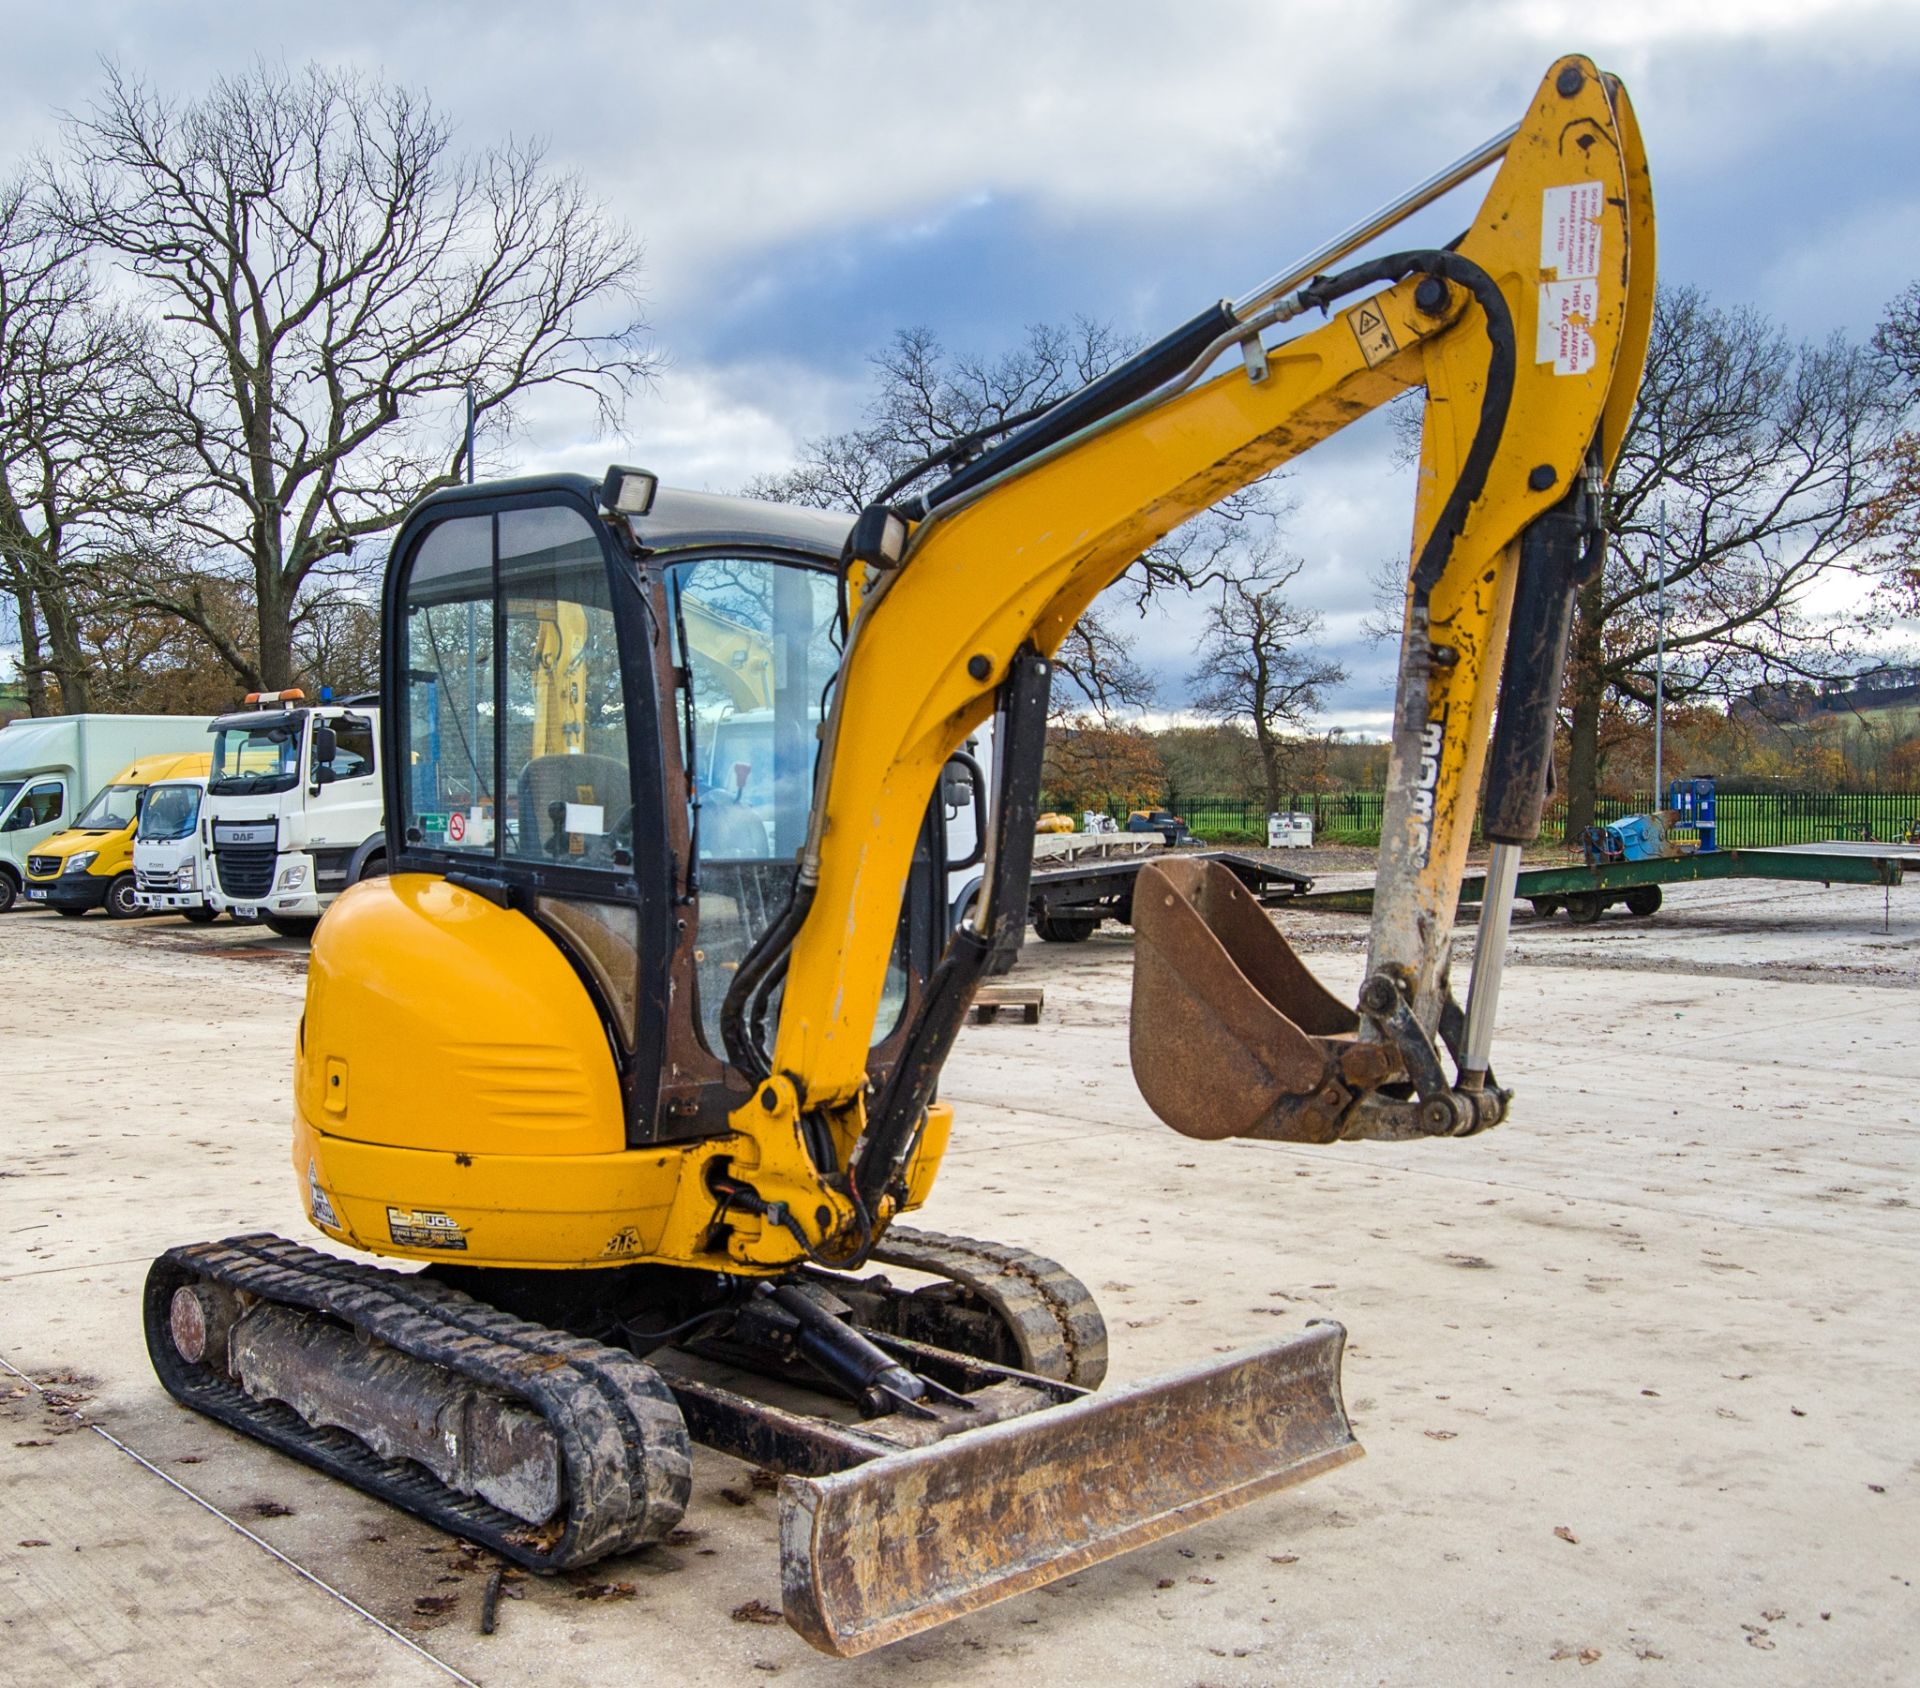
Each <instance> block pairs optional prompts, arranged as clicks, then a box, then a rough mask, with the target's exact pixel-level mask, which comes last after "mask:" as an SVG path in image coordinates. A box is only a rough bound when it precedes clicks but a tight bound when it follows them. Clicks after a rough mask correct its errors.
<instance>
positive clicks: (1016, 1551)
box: [780, 1321, 1361, 1656]
mask: <svg viewBox="0 0 1920 1688" xmlns="http://www.w3.org/2000/svg"><path fill="white" fill-rule="evenodd" d="M1345 1340H1346V1332H1345V1331H1344V1330H1343V1329H1342V1328H1341V1327H1340V1326H1339V1325H1337V1324H1334V1323H1332V1322H1331V1321H1327V1322H1324V1323H1317V1324H1313V1325H1310V1326H1309V1327H1308V1328H1307V1329H1306V1330H1304V1331H1301V1332H1299V1333H1297V1334H1294V1335H1290V1336H1286V1337H1281V1338H1279V1339H1277V1340H1275V1341H1272V1342H1267V1343H1263V1344H1261V1345H1260V1346H1258V1347H1253V1348H1246V1349H1242V1350H1241V1351H1240V1352H1239V1353H1236V1354H1232V1355H1228V1356H1226V1357H1224V1358H1221V1359H1217V1360H1212V1361H1209V1362H1207V1363H1206V1364H1204V1365H1199V1366H1195V1367H1192V1368H1190V1369H1188V1370H1186V1371H1181V1372H1174V1373H1171V1374H1169V1375H1167V1376H1165V1377H1159V1378H1155V1379H1152V1380H1151V1381H1148V1382H1145V1383H1139V1384H1135V1385H1133V1386H1131V1387H1129V1388H1125V1389H1120V1390H1116V1391H1115V1392H1113V1393H1112V1394H1109V1395H1104V1396H1092V1395H1089V1396H1085V1397H1083V1398H1081V1399H1079V1400H1076V1401H1071V1402H1068V1403H1067V1404H1065V1405H1062V1406H1056V1407H1049V1408H1047V1409H1046V1410H1044V1411H1041V1412H1036V1413H1032V1414H1029V1415H1027V1416H1025V1417H1022V1418H1015V1419H1010V1420H1006V1421H1003V1422H1001V1423H998V1424H993V1425H989V1426H987V1427H985V1428H983V1429H980V1430H976V1431H969V1432H966V1433H964V1434H962V1435H959V1436H955V1437H951V1438H949V1439H947V1440H945V1441H942V1442H937V1443H934V1444H932V1445H931V1446H928V1447H924V1448H915V1449H912V1450H910V1451H907V1452H903V1453H899V1454H890V1455H887V1456H885V1457H884V1458H881V1459H877V1460H874V1461H872V1462H870V1463H868V1464H865V1465H861V1466H857V1467H855V1468H854V1469H852V1470H850V1471H843V1472H839V1473H836V1474H834V1475H832V1476H829V1477H822V1478H804V1477H787V1478H785V1479H783V1480H782V1482H781V1485H780V1549H781V1573H782V1582H783V1585H784V1590H785V1601H786V1615H787V1621H788V1622H789V1623H790V1624H792V1625H793V1627H794V1628H795V1629H796V1630H798V1631H799V1632H800V1633H801V1634H802V1635H803V1636H805V1637H806V1639H807V1640H809V1641H810V1642H812V1643H813V1645H814V1646H816V1647H818V1648H820V1649H821V1650H822V1651H823V1652H828V1653H834V1654H839V1655H841V1656H850V1655H853V1654H856V1653H865V1652H868V1651H870V1650H871V1649H872V1648H875V1647H881V1646H884V1645H886V1644H887V1643H888V1642H891V1641H898V1640H900V1639H902V1638H903V1637H905V1636H909V1635H913V1634H916V1633H917V1632H919V1631H920V1630H924V1629H930V1628H932V1627H933V1626H934V1625H936V1624H941V1623H946V1622H947V1621H949V1620H950V1619H953V1618H957V1617H961V1616H964V1615H965V1614H966V1613H968V1612H972V1611H976V1610H978V1609H979V1608H980V1607H982V1606H987V1605H991V1604H992V1603H993V1602H994V1601H997V1600H1004V1599H1007V1598H1008V1597H1009V1596H1011V1595H1016V1594H1021V1593H1024V1592H1025V1591H1027V1590H1028V1589H1032V1588H1038V1587H1039V1586H1041V1585H1042V1584H1043V1583H1048V1582H1052V1581H1053V1580H1054V1579H1056V1578H1058V1577H1064V1576H1070V1575H1072V1574H1073V1573H1074V1572H1076V1571H1080V1570H1083V1569H1085V1568H1086V1567H1087V1566H1089V1565H1094V1564H1098V1563H1099V1562H1100V1561H1101V1560H1103V1559H1111V1558H1113V1557H1114V1556H1115V1555H1117V1554H1121V1553H1125V1552H1128V1551H1129V1550H1131V1549H1133V1548H1136V1547H1142V1546H1144V1545H1146V1544H1147V1543H1149V1542H1153V1541H1158V1540H1159V1539H1160V1538H1161V1537H1163V1536H1167V1535H1171V1534H1173V1533H1174V1532H1175V1531H1178V1530H1184V1529H1186V1528H1188V1527H1189V1526H1190V1525H1193V1524H1198V1523H1200V1522H1202V1521H1203V1520H1205V1519H1208V1518H1211V1517H1214V1516H1215V1515H1216V1514H1218V1513H1222V1512H1226V1511H1229V1510H1231V1509H1232V1508H1234V1507H1237V1506H1242V1505H1245V1504H1246V1503H1247V1502H1248V1501H1251V1500H1255V1499H1257V1498H1258V1497H1259V1496H1261V1495H1264V1494H1267V1493H1269V1492H1271V1491H1272V1490H1275V1489H1281V1488H1285V1487H1287V1486H1288V1485H1290V1484H1293V1483H1299V1482H1304V1481H1305V1480H1306V1479H1307V1478H1309V1477H1314V1476H1317V1475H1319V1474H1320V1473H1321V1472H1323V1471H1329V1470H1331V1469H1333V1467H1335V1466H1337V1465H1342V1464H1344V1463H1346V1461H1348V1460H1350V1459H1355V1458H1358V1457H1359V1454H1360V1452H1361V1449H1360V1445H1359V1443H1357V1442H1356V1441H1355V1440H1354V1438H1353V1431H1352V1429H1351V1427H1350V1426H1349V1425H1348V1423H1347V1415H1346V1409H1345V1407H1344V1406H1343V1405H1342V1402H1341V1398H1340V1356H1341V1350H1342V1347H1343V1345H1344V1343H1345Z"/></svg>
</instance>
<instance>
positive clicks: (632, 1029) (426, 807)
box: [382, 483, 671, 1142]
mask: <svg viewBox="0 0 1920 1688" xmlns="http://www.w3.org/2000/svg"><path fill="white" fill-rule="evenodd" d="M395 557H396V559H397V561H396V563H395V565H394V566H393V568H392V570H391V572H390V574H389V580H388V600H389V607H388V620H387V626H388V639H387V651H386V662H387V665H388V666H387V687H386V697H387V699H389V700H390V702H391V707H390V708H389V710H388V711H387V712H386V714H385V715H384V716H383V719H382V727H383V732H382V738H383V741H384V749H385V755H384V758H383V759H384V761H385V763H386V792H387V844H388V855H389V861H390V863H391V865H392V868H393V871H395V872H408V871H425V872H435V873H440V874H443V875H444V876H445V877H447V878H448V879H451V880H453V881H454V882H455V883H458V884H462V885H466V886H468V887H469V888H471V889H474V890H476V891H478V892H480V893H481V894H482V895H486V896H489V897H491V898H492V899H493V900H494V901H496V902H499V903H501V904H503V905H504V906H506V907H508V908H511V909H513V910H515V911H517V912H519V913H521V914H523V915H525V916H526V917H527V918H528V919H530V920H532V921H534V922H535V923H536V924H537V925H538V926H540V927H541V928H542V929H543V930H544V931H545V932H546V933H547V935H548V936H549V937H550V938H551V939H552V941H553V942H555V943H556V944H558V945H559V946H560V948H561V949H562V950H563V952H564V953H565V954H566V956H567V958H568V959H569V961H570V962H572V964H573V967H574V970H575V972H576V973H577V974H578V975H579V976H580V978H581V980H582V982H583V983H584V984H585V985H586V987H587V990H588V992H589V994H590V995H591V996H592V998H593V1000H594V1002H595V1004H596V1006H597V1007H598V1009H599V1011H600V1014H601V1016H602V1019H603V1020H604V1022H605V1024H606V1028H607V1032H608V1038H609V1043H610V1045H611V1046H612V1049H613V1051H614V1056H615V1060H616V1062H617V1064H618V1066H619V1068H620V1073H621V1079H622V1086H623V1090H624V1092H625V1094H626V1097H627V1105H628V1121H627V1124H628V1135H629V1140H630V1141H635V1142H638V1141H643V1140H645V1139H646V1137H647V1135H648V1133H649V1131H650V1128H651V1122H650V1120H649V1118H648V1114H649V1112H650V1109H651V1106H652V1098H653V1096H654V1095H655V1093H656V1091H657V1082H658V1071H657V1066H658V1060H659V1044H660V1038H659V1035H658V1025H659V1021H660V1019H661V1017H662V1015H663V1013H664V997H665V977H666V953H667V947H668V938H667V933H668V930H669V926H668V920H669V914H670V909H669V902H670V895H671V871H670V866H669V864H668V861H667V850H666V845H665V841H664V836H663V830H662V827H661V824H660V817H661V814H662V807H663V806H662V799H661V777H660V757H659V748H658V731H657V726H656V716H655V710H654V706H653V703H652V693H651V688H650V685H636V684H635V683H634V681H635V677H636V676H638V675H644V674H647V673H648V672H649V662H648V652H647V641H648V627H647V616H646V613H645V607H644V605H643V604H642V601H641V598H640V595H639V590H638V587H637V584H636V581H635V577H634V575H633V569H632V563H631V562H630V560H629V559H627V558H626V557H624V556H622V555H620V554H619V553H618V552H617V551H616V549H615V548H614V546H613V545H612V544H611V543H610V541H609V536H608V532H607V529H606V526H605V524H604V523H603V522H602V521H601V519H600V517H599V515H598V513H597V511H596V510H595V509H594V508H593V505H592V504H591V502H590V501H589V500H588V499H587V498H586V497H585V496H583V495H582V494H581V493H580V492H578V491H577V490H575V489H574V488H573V486H572V485H571V484H570V483H559V484H557V485H555V486H554V487H552V488H551V489H549V490H544V491H541V490H534V491H526V492H519V493H516V494H513V495H508V496H502V495H500V494H498V493H497V492H496V493H494V494H492V495H454V496H446V495H443V496H441V497H440V498H437V499H434V500H431V501H429V502H428V504H427V505H425V506H423V508H422V509H421V510H420V511H418V512H416V514H415V515H414V516H413V517H412V518H410V520H409V522H408V524H407V527H406V528H405V529H404V530H403V532H402V535H401V538H400V541H399V543H398V544H397V545H396V547H395Z"/></svg>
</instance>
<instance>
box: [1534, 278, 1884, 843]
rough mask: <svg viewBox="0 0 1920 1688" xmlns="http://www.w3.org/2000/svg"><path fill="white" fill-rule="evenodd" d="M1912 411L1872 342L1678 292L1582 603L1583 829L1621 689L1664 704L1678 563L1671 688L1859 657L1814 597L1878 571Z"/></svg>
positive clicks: (1578, 746) (1574, 721) (1574, 831)
mask: <svg viewBox="0 0 1920 1688" xmlns="http://www.w3.org/2000/svg"><path fill="white" fill-rule="evenodd" d="M1897 420H1898V411H1897V406H1896V405H1895V404H1894V403H1893V402H1892V399H1891V396H1890V394H1889V391H1888V387H1887V384H1886V382H1885V380H1884V378H1883V375H1882V373H1881V372H1880V371H1879V370H1878V368H1877V367H1876V363H1875V360H1874V359H1873V357H1872V356H1871V355H1870V354H1869V353H1868V352H1867V351H1866V350H1865V349H1864V348H1861V347H1858V346H1854V345H1851V344H1849V343H1847V342H1845V341H1844V340H1842V339H1840V338H1838V337H1835V338H1833V339H1830V340H1828V341H1826V342H1824V343H1822V344H1819V345H1808V344H1800V345H1796V344H1794V343H1793V342H1791V341H1789V340H1788V339H1787V337H1786V336H1785V335H1784V334H1783V333H1782V332H1781V331H1780V329H1779V328H1778V327H1777V326H1776V325H1774V324H1773V323H1772V322H1770V321H1769V320H1768V319H1767V318H1766V317H1765V316H1763V315H1761V314H1760V313H1759V312H1757V311H1753V310H1750V309H1746V308H1735V309H1730V310H1728V309H1721V308H1718V307H1716V306H1714V305H1712V304H1711V303H1709V302H1708V300H1707V299H1706V297H1705V296H1704V295H1703V294H1702V293H1700V292H1699V291H1698V290H1697V289H1694V288H1686V287H1681V288H1670V289H1667V290H1665V291H1663V292H1662V293H1661V295H1660V297H1659V299H1658V301H1657V303H1656V306H1655V313H1654V324H1653V339H1652V345H1651V348H1650V350H1649V353H1648V359H1647V372H1646V379H1645V381H1644V383H1643V385H1642V387H1641V390H1640V402H1639V406H1638V408H1637V409H1636V411H1635V412H1634V417H1633V421H1632V423H1631V425H1630V426H1629V428H1628V432H1627V437H1626V441H1625V444H1624V446H1623V449H1622V452H1621V457H1620V462H1619V464H1618V466H1617V468H1616V469H1615V472H1614V481H1613V489H1612V494H1611V497H1610V498H1609V500H1608V509H1607V528H1608V536H1607V537H1608V545H1607V552H1606V563H1605V566H1604V567H1603V568H1602V569H1601V570H1599V571H1597V572H1596V574H1595V576H1594V578H1593V579H1592V580H1591V581H1590V582H1589V583H1588V584H1587V585H1586V586H1585V587H1584V588H1583V589H1582V591H1581V593H1580V596H1579V599H1578V606H1577V610H1576V614H1575V620H1574V630H1573V638H1572V642H1571V648H1570V655H1569V663H1568V683H1567V693H1566V698H1565V708H1566V710H1567V712H1568V716H1569V747H1568V767H1567V829H1568V836H1569V837H1578V836H1579V834H1580V831H1581V830H1582V829H1584V828H1585V827H1586V826H1588V825H1589V824H1591V821H1592V818H1593V801H1594V796H1595V791H1596V787H1597V783H1598V776H1599V772H1600V738H1601V734H1600V725H1601V714H1602V708H1603V705H1604V704H1605V702H1606V700H1607V699H1608V698H1609V696H1612V697H1615V698H1618V699H1622V700H1625V701H1627V702H1628V703H1630V704H1632V705H1637V706H1639V707H1641V708H1650V707H1651V706H1652V703H1653V689H1654V687H1653V681H1654V676H1653V668H1654V659H1655V651H1656V644H1657V632H1656V620H1657V617H1656V606H1655V600H1656V597H1657V596H1658V594H1659V591H1660V588H1659V579H1660V574H1661V564H1662V561H1663V559H1664V564H1665V571H1664V572H1665V577H1666V587H1665V596H1666V652H1667V661H1666V692H1667V696H1668V697H1669V698H1670V699H1672V700H1674V701H1685V700H1688V699H1700V698H1706V697H1718V698H1729V697H1732V696H1734V695H1737V694H1738V693H1740V692H1742V691H1745V690H1747V689H1748V688H1750V687H1753V686H1756V685H1761V684H1768V683H1773V682H1777V681H1779V680H1782V679H1787V678H1793V677H1800V678H1811V677H1819V676H1824V675H1830V674H1834V673H1837V672H1839V671H1840V670H1841V669H1843V668H1844V667H1845V666H1847V664H1848V663H1849V662H1850V660H1851V659H1852V657H1853V654H1854V653H1853V647H1852V644H1851V641H1850V637H1849V635H1850V631H1851V629H1850V627H1849V626H1848V624H1846V623H1845V622H1842V621H1839V620H1836V619H1835V618H1833V617H1831V616H1825V615H1822V614H1820V613H1818V612H1817V610H1816V608H1815V607H1813V606H1810V604H1809V602H1808V596H1809V593H1810V591H1811V590H1812V589H1813V588H1814V587H1815V586H1816V585H1818V584H1819V583H1820V582H1822V581H1823V580H1826V579H1828V578H1831V577H1833V576H1834V575H1836V574H1838V573H1841V572H1844V571H1847V570H1850V569H1861V568H1865V567H1867V566H1868V559H1867V558H1865V557H1864V556H1863V554H1862V552H1861V550H1860V546H1859V530H1860V524H1861V518H1862V513H1863V511H1865V510H1866V509H1867V508H1869V507H1870V506H1871V505H1872V503H1873V501H1874V499H1875V497H1876V495H1877V494H1878V493H1879V491H1880V489H1881V485H1882V478H1883V468H1882V464H1883V461H1884V453H1885V450H1886V447H1887V445H1888V443H1889V441H1890V439H1891V438H1892V435H1893V432H1894V429H1895V426H1896V424H1897ZM1663 505H1664V506H1665V523H1664V530H1663V525H1662V520H1661V509H1662V506H1663ZM1663 531H1664V541H1663V537H1662V535H1663Z"/></svg>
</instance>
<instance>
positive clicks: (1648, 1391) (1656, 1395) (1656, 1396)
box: [1640, 1389, 1660, 1401]
mask: <svg viewBox="0 0 1920 1688" xmlns="http://www.w3.org/2000/svg"><path fill="white" fill-rule="evenodd" d="M1640 1393H1641V1394H1642V1395H1651V1396H1652V1397H1653V1398H1654V1399H1655V1400H1656V1401H1657V1400H1659V1399H1660V1391H1659V1390H1657V1389H1643V1390H1641V1391H1640Z"/></svg>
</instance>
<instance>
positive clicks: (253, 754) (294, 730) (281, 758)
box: [207, 716, 306, 797]
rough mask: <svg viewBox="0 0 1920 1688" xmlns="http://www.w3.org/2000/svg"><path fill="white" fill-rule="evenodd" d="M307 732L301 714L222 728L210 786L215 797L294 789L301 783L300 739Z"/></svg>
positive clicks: (216, 737)
mask: <svg viewBox="0 0 1920 1688" xmlns="http://www.w3.org/2000/svg"><path fill="white" fill-rule="evenodd" d="M305 732H306V727H305V724H304V722H303V721H302V720H301V719H300V718H299V717H298V716H287V717H284V718H281V719H278V720H271V721H258V722H254V723H251V724H250V725H247V726H244V727H222V728H221V729H220V731H219V732H217V733H215V734H214V735H213V770H212V772H211V773H210V774H209V775H208V776H207V789H208V790H209V791H211V792H213V793H214V794H215V795H216V796H221V797H229V796H234V795H258V794H260V793H263V792H275V791H291V790H292V789H293V788H294V787H295V786H296V785H297V784H299V782H300V741H301V739H302V737H303V736H304V734H305Z"/></svg>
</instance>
